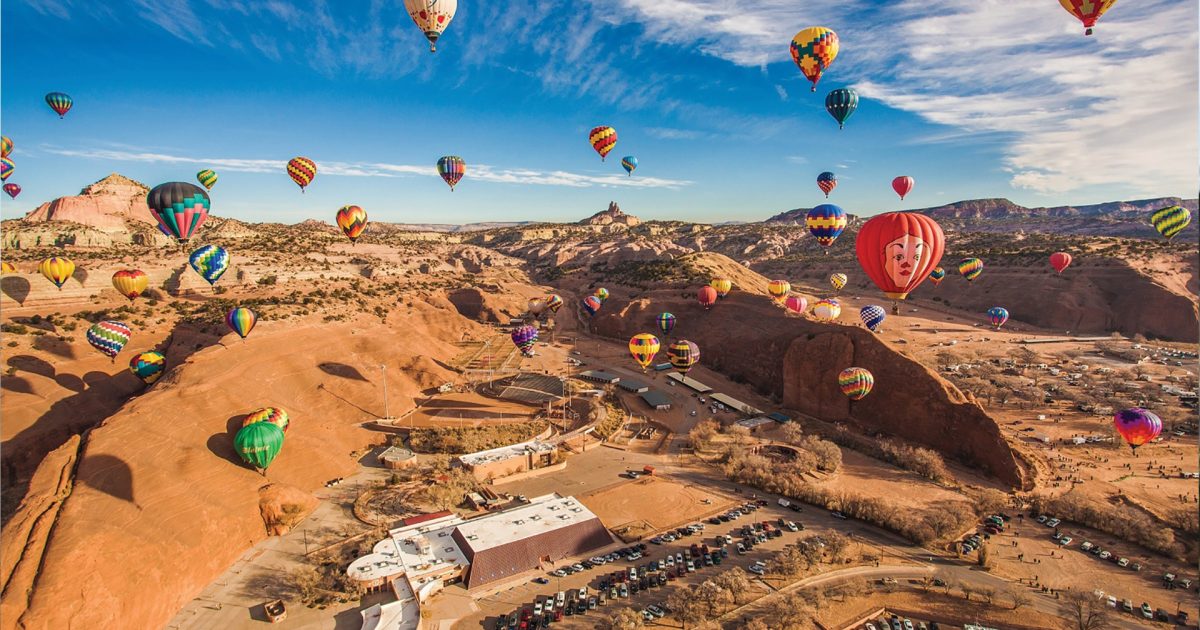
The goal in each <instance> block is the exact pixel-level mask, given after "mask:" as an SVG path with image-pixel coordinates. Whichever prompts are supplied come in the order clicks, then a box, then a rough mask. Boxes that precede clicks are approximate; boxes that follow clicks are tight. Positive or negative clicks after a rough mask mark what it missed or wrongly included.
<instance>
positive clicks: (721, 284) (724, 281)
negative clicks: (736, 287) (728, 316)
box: [708, 278, 733, 298]
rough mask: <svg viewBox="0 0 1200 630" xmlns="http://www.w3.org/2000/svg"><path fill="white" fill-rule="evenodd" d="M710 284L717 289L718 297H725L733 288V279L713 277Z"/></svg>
mask: <svg viewBox="0 0 1200 630" xmlns="http://www.w3.org/2000/svg"><path fill="white" fill-rule="evenodd" d="M708 286H710V287H712V288H713V289H716V291H717V297H719V298H723V297H725V296H726V295H729V292H730V291H732V290H733V281H732V280H730V279H728V278H713V279H712V281H711V282H709V283H708Z"/></svg>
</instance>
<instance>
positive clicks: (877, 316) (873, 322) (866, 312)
mask: <svg viewBox="0 0 1200 630" xmlns="http://www.w3.org/2000/svg"><path fill="white" fill-rule="evenodd" d="M858 316H859V317H860V318H862V322H863V324H864V325H866V327H867V328H869V329H871V332H876V331H877V330H878V329H879V325H880V324H882V323H883V320H885V319H887V312H886V311H884V310H883V307H882V306H876V305H874V304H868V305H867V306H864V307H863V308H862V310H861V311H859V312H858Z"/></svg>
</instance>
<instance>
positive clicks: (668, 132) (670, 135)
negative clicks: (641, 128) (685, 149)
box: [645, 127, 704, 140]
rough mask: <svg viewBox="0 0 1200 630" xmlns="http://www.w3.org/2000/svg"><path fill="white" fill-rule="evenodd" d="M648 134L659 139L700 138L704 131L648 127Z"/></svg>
mask: <svg viewBox="0 0 1200 630" xmlns="http://www.w3.org/2000/svg"><path fill="white" fill-rule="evenodd" d="M645 131H646V135H648V136H650V137H651V138H658V139H659V140H699V139H700V138H702V137H704V133H703V132H700V131H695V130H692V129H672V128H670V127H647V128H646V130H645Z"/></svg>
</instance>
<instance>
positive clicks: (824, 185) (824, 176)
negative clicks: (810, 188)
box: [817, 171, 837, 199]
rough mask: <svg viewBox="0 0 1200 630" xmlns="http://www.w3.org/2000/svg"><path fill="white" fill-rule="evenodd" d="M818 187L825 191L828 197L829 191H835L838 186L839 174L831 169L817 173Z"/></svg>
mask: <svg viewBox="0 0 1200 630" xmlns="http://www.w3.org/2000/svg"><path fill="white" fill-rule="evenodd" d="M817 188H820V189H821V192H823V193H825V198H826V199H828V198H829V193H831V192H833V189H834V188H837V175H834V174H833V173H832V172H830V171H825V172H824V173H821V174H820V175H817Z"/></svg>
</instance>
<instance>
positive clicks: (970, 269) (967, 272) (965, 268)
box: [958, 258, 983, 282]
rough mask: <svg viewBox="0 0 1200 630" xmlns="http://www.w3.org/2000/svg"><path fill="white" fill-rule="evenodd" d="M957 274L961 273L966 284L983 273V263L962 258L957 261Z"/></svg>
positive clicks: (974, 259)
mask: <svg viewBox="0 0 1200 630" xmlns="http://www.w3.org/2000/svg"><path fill="white" fill-rule="evenodd" d="M958 273H961V274H962V276H963V277H964V278H966V279H967V282H971V281H973V280H974V279H975V278H978V277H979V274H981V273H983V261H982V260H979V259H978V258H964V259H962V260H960V261H958Z"/></svg>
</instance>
